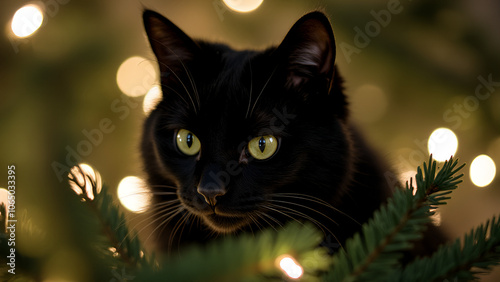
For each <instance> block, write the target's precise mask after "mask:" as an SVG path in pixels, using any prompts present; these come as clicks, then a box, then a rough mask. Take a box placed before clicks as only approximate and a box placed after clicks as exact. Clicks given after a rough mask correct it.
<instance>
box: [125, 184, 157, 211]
mask: <svg viewBox="0 0 500 282" xmlns="http://www.w3.org/2000/svg"><path fill="white" fill-rule="evenodd" d="M151 198H152V195H151V193H150V192H149V190H148V189H147V186H146V183H145V182H144V180H142V179H141V178H139V177H136V176H127V177H125V178H123V179H122V181H120V184H118V199H120V203H121V204H122V205H123V206H124V207H125V208H126V209H128V210H130V211H132V212H135V213H142V212H145V211H146V210H147V209H148V206H149V205H150V203H151Z"/></svg>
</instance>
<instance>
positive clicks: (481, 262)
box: [391, 217, 500, 282]
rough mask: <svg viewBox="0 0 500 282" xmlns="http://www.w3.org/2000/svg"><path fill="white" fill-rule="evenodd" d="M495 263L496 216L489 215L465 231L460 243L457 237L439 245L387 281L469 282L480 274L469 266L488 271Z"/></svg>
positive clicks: (499, 231) (499, 238)
mask: <svg viewBox="0 0 500 282" xmlns="http://www.w3.org/2000/svg"><path fill="white" fill-rule="evenodd" d="M488 230H489V232H488ZM499 263H500V218H495V217H493V218H492V219H491V220H488V221H487V222H486V224H484V225H480V226H479V227H477V228H476V229H472V230H471V231H470V233H469V234H466V235H465V237H464V240H463V244H461V242H460V240H459V239H457V240H456V241H455V242H454V243H453V244H450V245H445V246H442V247H441V248H439V250H438V251H436V252H435V253H434V254H433V255H432V256H431V257H426V258H422V259H418V260H416V261H414V262H413V263H411V264H409V265H408V266H407V267H406V268H405V269H404V270H402V271H398V272H396V273H394V276H393V277H392V278H391V281H405V282H406V281H444V280H445V279H450V280H452V281H470V280H474V279H477V278H478V277H477V276H476V274H480V273H481V272H479V271H477V270H473V269H475V268H476V269H482V270H491V267H493V266H495V265H498V264H499Z"/></svg>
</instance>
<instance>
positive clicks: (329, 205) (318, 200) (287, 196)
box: [272, 193, 361, 226]
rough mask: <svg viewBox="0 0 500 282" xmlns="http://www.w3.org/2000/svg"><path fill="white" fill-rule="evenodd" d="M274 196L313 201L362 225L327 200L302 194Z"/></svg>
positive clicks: (279, 194) (276, 195)
mask: <svg viewBox="0 0 500 282" xmlns="http://www.w3.org/2000/svg"><path fill="white" fill-rule="evenodd" d="M272 195H273V196H275V197H283V198H293V199H299V200H305V201H311V202H314V203H317V204H320V205H323V206H325V207H328V208H330V209H332V210H334V211H336V212H338V213H340V214H341V215H343V216H345V217H347V218H349V219H350V220H352V221H353V222H354V223H356V224H358V225H360V226H361V223H359V222H358V221H357V220H356V219H354V218H353V217H352V216H350V215H348V214H347V213H345V212H343V211H341V210H339V209H337V208H336V207H334V206H332V205H331V204H329V203H328V202H326V201H325V200H322V199H320V198H317V197H314V196H311V195H307V194H300V193H274V194H272Z"/></svg>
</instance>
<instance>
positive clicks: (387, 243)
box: [325, 156, 464, 281]
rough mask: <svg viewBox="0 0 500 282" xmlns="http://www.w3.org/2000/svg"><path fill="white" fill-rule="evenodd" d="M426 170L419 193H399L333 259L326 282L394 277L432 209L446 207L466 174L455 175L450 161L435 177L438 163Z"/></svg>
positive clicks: (418, 177)
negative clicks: (404, 253) (395, 269)
mask: <svg viewBox="0 0 500 282" xmlns="http://www.w3.org/2000/svg"><path fill="white" fill-rule="evenodd" d="M429 164H430V165H429V166H427V164H426V163H424V165H423V167H424V169H423V171H422V170H421V169H420V167H419V168H418V172H417V175H416V177H415V179H416V184H417V190H416V193H415V195H413V185H412V181H411V180H410V184H409V185H408V183H406V189H403V190H397V191H396V192H395V193H394V195H393V197H392V198H390V199H389V200H388V202H387V204H386V205H385V206H382V207H381V208H380V210H378V211H376V212H375V213H374V216H373V218H372V219H371V220H369V221H368V222H367V223H365V224H364V225H363V227H362V234H360V233H357V234H355V235H354V236H353V238H351V239H349V240H348V241H347V242H346V248H345V250H341V251H339V253H338V254H336V255H335V256H334V258H333V270H332V271H330V272H329V273H328V274H327V275H326V276H325V279H326V280H327V281H332V280H333V281H354V280H356V281H386V280H387V278H388V277H389V276H390V275H391V274H392V271H393V269H394V268H395V267H397V266H398V265H399V260H400V259H401V257H402V255H403V251H405V250H409V249H411V247H412V241H414V240H417V239H420V238H421V237H422V232H423V231H424V230H425V225H426V224H427V223H428V222H429V221H430V218H429V216H430V215H432V214H434V212H433V211H432V209H434V208H435V207H436V206H438V205H442V204H445V200H447V199H449V197H446V196H447V195H448V194H450V193H451V191H452V190H454V189H455V188H456V187H457V184H458V183H460V182H461V180H459V179H460V178H461V177H462V176H463V174H461V175H458V176H455V174H456V173H457V172H458V171H459V170H460V169H462V168H463V166H464V165H462V166H460V167H458V168H457V161H453V158H451V159H450V160H449V161H447V162H445V164H444V165H443V168H442V169H441V170H440V171H439V172H438V173H437V175H436V162H435V161H432V156H431V158H430V159H429Z"/></svg>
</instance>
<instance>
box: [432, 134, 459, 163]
mask: <svg viewBox="0 0 500 282" xmlns="http://www.w3.org/2000/svg"><path fill="white" fill-rule="evenodd" d="M427 148H428V149H429V154H432V157H433V158H434V159H435V160H436V161H440V162H444V161H447V160H449V159H450V157H451V156H453V155H455V153H456V152H457V149H458V139H457V136H456V135H455V133H453V131H451V130H450V129H448V128H443V127H442V128H438V129H436V130H434V131H433V132H432V134H431V136H430V137H429V141H428V143H427Z"/></svg>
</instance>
